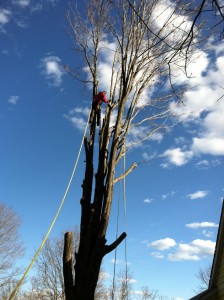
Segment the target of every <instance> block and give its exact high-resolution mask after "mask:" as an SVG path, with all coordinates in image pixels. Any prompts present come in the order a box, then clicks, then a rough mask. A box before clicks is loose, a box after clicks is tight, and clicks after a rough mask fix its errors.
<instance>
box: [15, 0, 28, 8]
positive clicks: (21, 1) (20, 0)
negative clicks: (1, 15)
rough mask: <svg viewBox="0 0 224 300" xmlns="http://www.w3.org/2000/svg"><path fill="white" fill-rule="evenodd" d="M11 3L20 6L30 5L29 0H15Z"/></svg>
mask: <svg viewBox="0 0 224 300" xmlns="http://www.w3.org/2000/svg"><path fill="white" fill-rule="evenodd" d="M13 4H16V5H18V6H20V7H22V8H24V7H27V6H29V5H30V0H15V1H13Z"/></svg>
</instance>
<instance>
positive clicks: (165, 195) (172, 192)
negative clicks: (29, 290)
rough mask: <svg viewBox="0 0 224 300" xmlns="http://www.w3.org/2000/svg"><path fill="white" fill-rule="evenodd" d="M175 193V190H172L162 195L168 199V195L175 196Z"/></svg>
mask: <svg viewBox="0 0 224 300" xmlns="http://www.w3.org/2000/svg"><path fill="white" fill-rule="evenodd" d="M175 193H176V192H175V191H171V192H170V193H167V194H163V195H162V199H163V200H164V199H166V198H168V197H173V196H174V194H175Z"/></svg>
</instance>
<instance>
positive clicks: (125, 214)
mask: <svg viewBox="0 0 224 300" xmlns="http://www.w3.org/2000/svg"><path fill="white" fill-rule="evenodd" d="M124 150H125V152H124V172H125V170H126V146H125V147H124ZM123 183H124V187H123V192H124V195H123V200H124V231H125V232H126V233H127V198H126V176H125V177H124V180H123ZM124 254H125V280H126V288H128V255H127V237H125V240H124Z"/></svg>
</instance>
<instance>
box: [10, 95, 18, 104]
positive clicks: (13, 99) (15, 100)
mask: <svg viewBox="0 0 224 300" xmlns="http://www.w3.org/2000/svg"><path fill="white" fill-rule="evenodd" d="M18 101H19V96H10V97H9V100H8V102H9V103H10V104H13V105H15V104H17V102H18Z"/></svg>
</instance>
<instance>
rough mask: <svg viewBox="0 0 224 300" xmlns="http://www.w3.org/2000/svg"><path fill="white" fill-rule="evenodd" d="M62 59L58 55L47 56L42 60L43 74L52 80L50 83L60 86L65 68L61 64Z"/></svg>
mask: <svg viewBox="0 0 224 300" xmlns="http://www.w3.org/2000/svg"><path fill="white" fill-rule="evenodd" d="M60 62H61V60H60V58H59V57H57V56H46V57H44V58H42V60H41V68H42V74H43V75H44V76H45V77H46V78H47V80H48V81H49V82H50V85H52V86H55V87H58V86H60V85H61V83H62V76H63V75H64V73H65V72H64V70H63V68H62V66H61V64H60Z"/></svg>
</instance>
